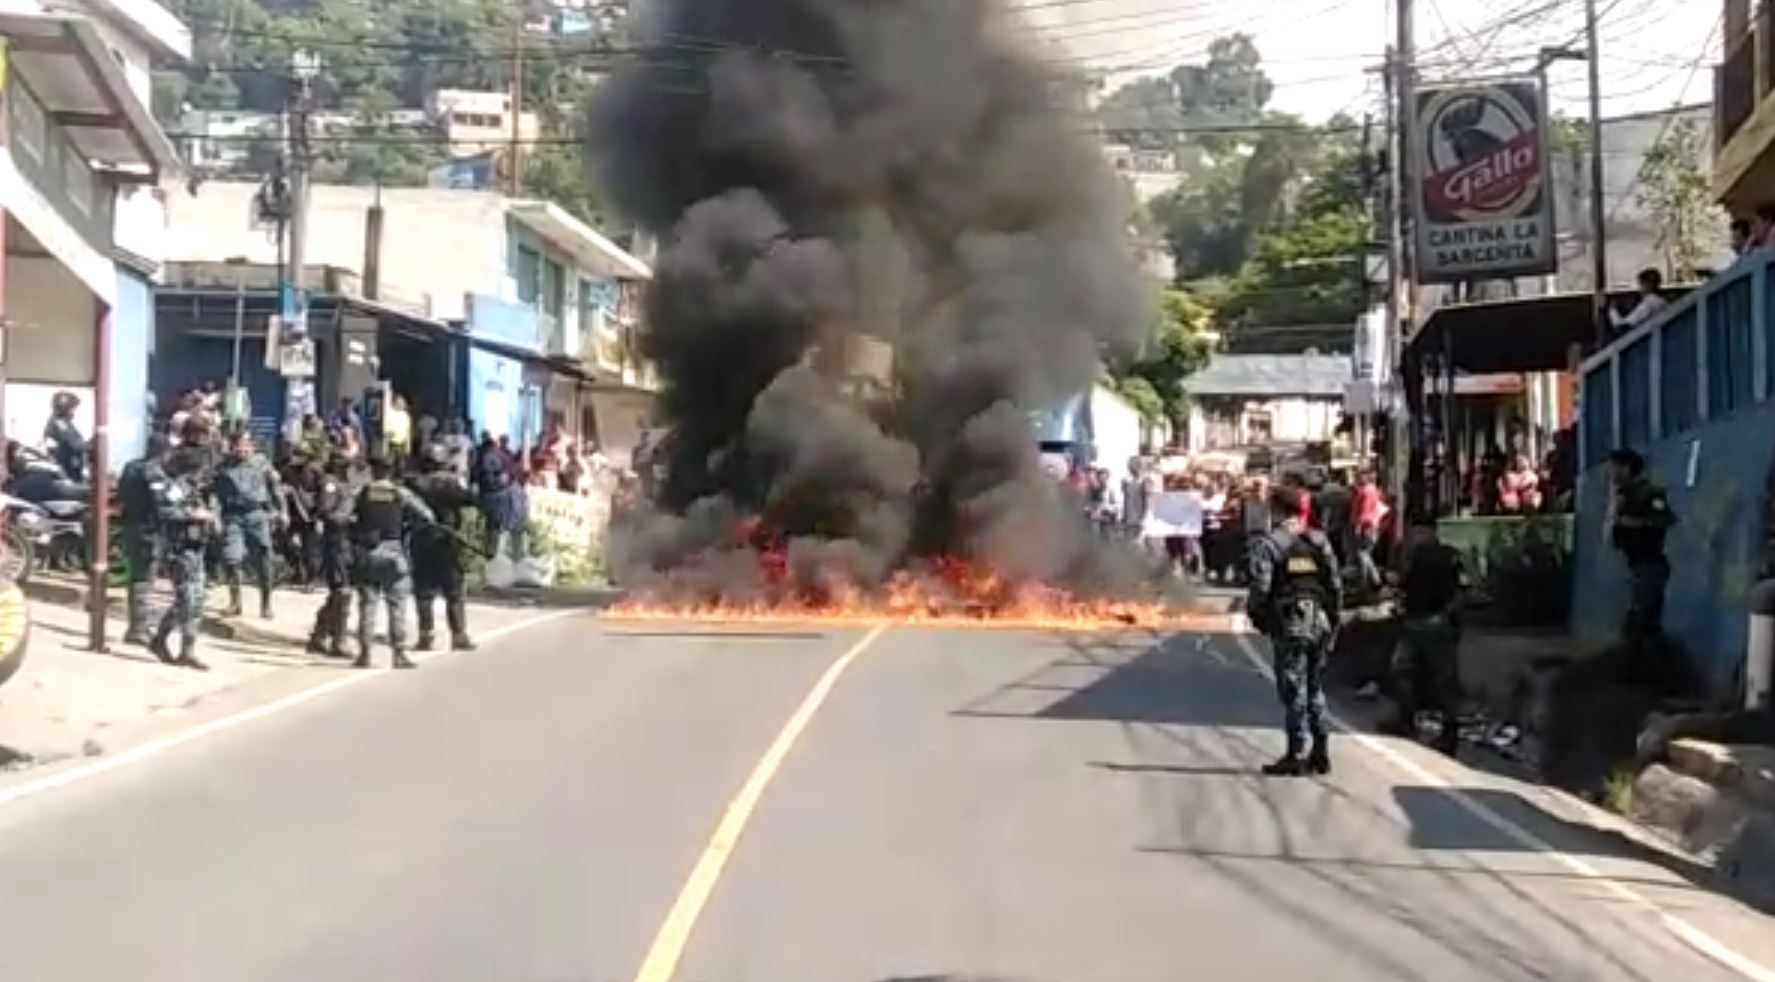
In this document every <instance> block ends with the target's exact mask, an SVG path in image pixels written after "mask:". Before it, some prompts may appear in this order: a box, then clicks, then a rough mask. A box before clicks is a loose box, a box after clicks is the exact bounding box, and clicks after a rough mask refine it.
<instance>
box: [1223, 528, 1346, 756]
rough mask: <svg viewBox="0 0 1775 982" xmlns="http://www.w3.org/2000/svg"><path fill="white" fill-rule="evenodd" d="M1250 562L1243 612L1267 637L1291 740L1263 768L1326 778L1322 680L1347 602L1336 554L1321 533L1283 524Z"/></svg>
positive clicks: (1255, 549)
mask: <svg viewBox="0 0 1775 982" xmlns="http://www.w3.org/2000/svg"><path fill="white" fill-rule="evenodd" d="M1250 564H1251V569H1250V577H1251V592H1250V595H1249V597H1248V598H1247V602H1246V610H1247V611H1248V612H1249V614H1250V616H1251V619H1252V622H1253V624H1255V625H1256V626H1257V627H1258V628H1259V629H1260V630H1262V631H1263V632H1264V634H1265V635H1267V636H1268V637H1269V639H1270V645H1271V648H1272V650H1273V652H1274V656H1275V672H1276V693H1277V695H1278V696H1279V697H1280V698H1281V700H1282V716H1283V728H1284V730H1285V731H1286V733H1287V737H1288V750H1287V752H1286V753H1285V754H1284V755H1283V756H1282V758H1281V759H1280V760H1278V761H1276V762H1275V763H1274V764H1271V765H1269V766H1267V767H1265V768H1264V770H1265V772H1266V773H1270V774H1286V775H1292V774H1303V773H1307V772H1308V771H1314V772H1317V773H1321V774H1322V773H1325V772H1326V771H1329V770H1330V768H1331V761H1330V756H1329V754H1328V739H1329V738H1328V736H1327V733H1326V727H1325V692H1324V689H1323V688H1322V680H1323V676H1324V673H1325V659H1326V657H1327V656H1328V655H1329V654H1330V648H1331V641H1332V638H1333V637H1334V636H1335V634H1336V628H1337V623H1338V617H1339V616H1340V614H1341V612H1342V610H1343V599H1344V598H1343V580H1342V578H1341V577H1340V576H1339V574H1338V565H1337V555H1336V553H1335V552H1333V550H1332V548H1331V543H1330V541H1329V540H1327V539H1326V538H1325V536H1324V534H1323V533H1321V532H1318V531H1316V530H1313V529H1303V530H1301V531H1298V532H1297V531H1294V530H1292V529H1290V528H1288V527H1286V526H1284V527H1281V528H1277V529H1275V530H1274V531H1272V532H1271V533H1270V534H1269V535H1267V536H1265V537H1264V538H1262V539H1259V540H1258V541H1257V542H1256V543H1255V544H1254V546H1253V547H1252V550H1251V559H1250ZM1308 747H1311V748H1312V751H1311V754H1310V756H1306V754H1307V748H1308Z"/></svg>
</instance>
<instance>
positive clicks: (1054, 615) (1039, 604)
mask: <svg viewBox="0 0 1775 982" xmlns="http://www.w3.org/2000/svg"><path fill="white" fill-rule="evenodd" d="M758 561H759V565H760V569H761V572H762V574H763V580H764V586H763V588H762V590H761V591H760V592H761V596H759V597H757V598H755V599H754V598H748V599H744V600H735V599H731V598H724V597H718V596H713V597H712V596H695V595H694V594H693V591H692V590H690V589H689V588H688V587H687V586H685V584H683V583H679V582H674V581H672V580H671V579H670V578H668V581H667V582H666V583H665V584H663V586H662V588H660V589H655V590H646V591H642V592H641V593H640V594H639V595H636V596H632V597H631V598H629V599H627V600H624V601H621V602H619V603H617V604H616V605H614V606H612V607H611V608H610V609H609V610H607V611H606V613H605V616H606V617H608V618H612V619H616V620H679V621H683V620H690V621H710V622H743V623H776V624H782V623H795V624H859V623H863V624H868V623H880V622H884V621H886V622H891V623H900V624H929V625H944V626H962V627H980V628H1007V629H1043V630H1065V631H1101V630H1106V629H1115V628H1130V627H1138V628H1163V627H1174V626H1177V625H1181V624H1183V623H1184V622H1185V620H1186V619H1187V618H1186V615H1184V614H1182V613H1181V612H1178V611H1176V610H1174V609H1172V608H1171V607H1169V606H1168V605H1166V604H1164V603H1162V602H1159V601H1152V600H1126V599H1111V598H1089V599H1087V598H1079V597H1075V596H1074V595H1072V594H1071V593H1070V592H1068V591H1067V590H1064V589H1062V588H1059V587H1054V586H1049V585H1044V584H1039V583H1015V582H1012V581H1010V580H1008V579H1006V578H1005V577H1003V576H1001V575H1000V574H998V573H997V572H995V571H993V570H991V569H987V568H984V567H982V566H980V565H978V564H975V563H971V562H969V561H967V560H965V559H960V558H956V557H940V558H938V559H935V560H930V561H926V562H923V563H921V564H920V565H919V566H918V567H916V568H913V569H902V570H899V571H897V572H896V573H894V574H893V576H891V577H890V578H889V579H888V581H887V582H886V583H885V584H883V585H882V586H880V587H877V588H865V587H863V586H860V585H858V584H857V583H855V582H854V581H853V580H852V579H850V578H848V577H847V576H845V575H843V574H842V572H841V571H828V572H830V573H831V574H832V575H829V576H823V577H820V578H819V579H820V582H819V586H818V588H817V589H809V588H807V587H805V586H803V587H796V586H795V585H794V584H792V583H791V582H790V580H791V577H790V573H789V570H788V566H787V560H786V558H785V556H784V555H783V554H782V552H781V551H780V550H776V549H766V550H762V551H760V552H759V554H758Z"/></svg>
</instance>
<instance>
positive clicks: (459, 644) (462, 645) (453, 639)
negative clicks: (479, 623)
mask: <svg viewBox="0 0 1775 982" xmlns="http://www.w3.org/2000/svg"><path fill="white" fill-rule="evenodd" d="M450 650H451V651H473V650H475V642H474V639H473V638H471V637H469V636H468V632H467V631H462V632H459V633H456V634H452V635H450Z"/></svg>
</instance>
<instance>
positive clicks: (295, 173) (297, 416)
mask: <svg viewBox="0 0 1775 982" xmlns="http://www.w3.org/2000/svg"><path fill="white" fill-rule="evenodd" d="M319 72H320V58H319V57H318V56H317V55H315V54H314V53H313V52H311V51H306V50H298V51H296V52H295V53H293V54H292V55H291V56H290V73H291V75H292V76H294V80H295V83H296V87H295V92H294V94H293V96H292V98H291V102H290V175H289V180H290V209H289V210H290V217H289V228H290V249H289V274H288V279H287V281H286V282H285V283H283V284H281V285H280V289H279V290H278V306H279V315H280V317H281V319H282V322H283V323H282V325H281V326H282V328H283V330H282V332H281V336H280V338H279V341H280V342H281V344H282V345H283V347H284V349H285V350H287V349H288V347H289V346H290V345H291V344H299V343H303V342H306V341H307V340H308V297H307V294H306V292H305V289H304V288H305V285H306V284H305V278H304V276H303V270H304V266H305V264H306V262H307V257H308V172H309V168H310V166H311V165H312V164H313V156H312V153H311V147H310V144H309V115H310V113H311V112H312V111H313V105H312V102H313V99H312V96H313V92H312V90H311V88H310V83H312V82H313V80H314V76H315V75H316V74H318V73H319ZM282 354H283V352H282V351H280V352H278V361H277V364H278V367H279V370H280V371H282V369H283V359H282ZM314 411H315V406H314V380H313V379H311V378H308V377H292V376H289V375H285V377H284V413H283V417H284V418H283V433H284V438H285V439H294V438H295V434H296V432H297V431H298V430H299V429H300V428H301V426H302V417H303V415H305V414H307V413H310V412H314Z"/></svg>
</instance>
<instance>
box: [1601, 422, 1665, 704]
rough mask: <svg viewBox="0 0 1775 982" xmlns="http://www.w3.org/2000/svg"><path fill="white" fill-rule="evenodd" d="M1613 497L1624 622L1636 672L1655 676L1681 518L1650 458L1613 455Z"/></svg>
mask: <svg viewBox="0 0 1775 982" xmlns="http://www.w3.org/2000/svg"><path fill="white" fill-rule="evenodd" d="M1608 473H1609V480H1610V484H1611V485H1612V492H1613V497H1612V498H1611V499H1610V502H1609V516H1608V517H1609V541H1610V543H1611V544H1613V545H1614V547H1615V550H1616V551H1617V552H1619V553H1620V554H1621V558H1622V559H1623V560H1624V561H1625V562H1626V564H1627V581H1628V584H1629V592H1628V596H1627V610H1626V613H1625V616H1624V617H1623V618H1622V622H1621V640H1622V641H1623V642H1624V643H1625V644H1626V647H1627V654H1628V658H1629V668H1630V670H1631V673H1632V674H1634V675H1636V676H1638V677H1653V676H1656V675H1658V674H1660V673H1661V672H1662V670H1663V669H1664V668H1665V666H1663V665H1661V664H1660V662H1661V661H1662V659H1661V658H1660V654H1661V650H1660V649H1661V648H1662V644H1661V640H1662V636H1663V632H1664V590H1665V587H1666V586H1667V585H1668V584H1669V582H1670V560H1669V558H1668V557H1667V555H1666V553H1665V548H1664V542H1665V539H1666V538H1668V537H1669V534H1670V529H1671V528H1672V527H1673V526H1675V525H1676V513H1675V512H1673V511H1672V510H1671V508H1670V499H1669V498H1668V496H1666V494H1665V492H1664V489H1663V488H1661V487H1659V486H1658V485H1656V484H1654V483H1652V480H1651V479H1650V478H1649V477H1647V476H1646V462H1645V458H1643V457H1641V456H1640V455H1639V454H1638V453H1637V452H1635V451H1632V450H1628V449H1625V448H1623V449H1620V450H1616V451H1615V452H1614V453H1611V454H1609V460H1608Z"/></svg>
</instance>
